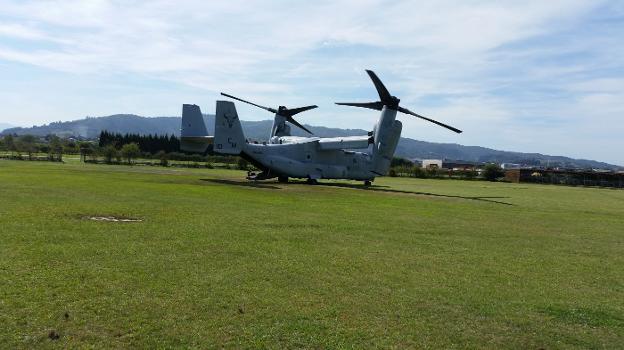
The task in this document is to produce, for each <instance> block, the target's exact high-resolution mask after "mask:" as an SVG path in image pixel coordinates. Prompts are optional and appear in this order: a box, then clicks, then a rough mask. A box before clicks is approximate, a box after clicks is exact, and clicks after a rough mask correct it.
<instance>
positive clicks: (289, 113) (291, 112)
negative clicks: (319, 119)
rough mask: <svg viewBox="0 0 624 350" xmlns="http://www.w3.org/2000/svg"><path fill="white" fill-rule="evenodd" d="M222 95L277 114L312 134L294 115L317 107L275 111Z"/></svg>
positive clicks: (284, 108)
mask: <svg viewBox="0 0 624 350" xmlns="http://www.w3.org/2000/svg"><path fill="white" fill-rule="evenodd" d="M221 95H223V96H225V97H229V98H232V99H235V100H237V101H241V102H244V103H247V104H250V105H252V106H256V107H258V108H262V109H264V110H265V111H269V112H271V113H275V114H277V115H279V116H282V117H284V118H286V120H287V121H288V122H289V123H291V124H293V125H295V126H297V127H299V128H301V129H303V130H305V131H307V132H308V133H310V134H312V131H310V130H308V129H307V128H306V127H305V126H303V125H301V124H299V122H298V121H296V120H295V119H294V118H293V116H294V115H296V114H299V113H301V112H305V111H308V110H310V109H314V108H317V107H318V106H317V105H312V106H305V107H299V108H293V109H289V108H286V107H284V106H279V107H278V108H277V109H275V108H271V107H265V106H261V105H258V104H255V103H253V102H249V101H245V100H243V99H242V98H238V97H235V96H232V95H228V94H226V93H223V92H222V93H221Z"/></svg>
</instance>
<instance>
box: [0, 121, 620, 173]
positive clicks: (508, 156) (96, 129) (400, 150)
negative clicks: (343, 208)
mask: <svg viewBox="0 0 624 350" xmlns="http://www.w3.org/2000/svg"><path fill="white" fill-rule="evenodd" d="M204 118H205V120H206V126H207V129H208V132H209V134H211V135H214V116H213V115H205V116H204ZM180 122H181V121H180V117H142V116H138V115H133V114H115V115H110V116H103V117H86V118H83V119H77V120H73V121H67V122H53V123H50V124H44V125H41V126H33V127H30V128H25V127H14V128H9V129H5V130H4V131H1V132H0V134H17V135H23V134H32V135H36V136H45V135H48V134H56V135H59V136H66V137H69V136H74V137H76V136H80V137H84V138H91V139H93V138H97V137H98V135H99V134H100V132H101V131H102V130H107V131H109V132H119V133H135V134H174V135H176V136H179V135H180ZM241 123H242V126H243V130H244V132H245V136H246V137H248V138H251V139H256V140H263V139H264V140H266V139H267V138H268V134H269V131H270V129H271V125H272V121H271V120H261V121H244V120H243V121H241ZM305 126H306V127H308V128H309V129H310V130H311V131H312V132H313V133H314V135H315V136H319V137H332V136H356V135H366V133H367V132H368V131H367V130H363V129H340V128H328V127H323V126H312V125H308V124H305ZM292 131H293V135H296V136H305V135H307V134H306V133H305V132H303V131H301V130H299V129H298V128H296V127H293V128H292ZM396 155H397V156H399V157H404V158H409V159H428V158H433V159H452V160H464V161H471V162H496V163H522V164H529V165H542V166H544V165H547V164H548V165H552V166H554V165H558V166H564V167H572V168H602V169H611V170H620V169H624V168H623V167H622V166H619V165H614V164H609V163H606V162H601V161H596V160H590V159H574V158H570V157H565V156H552V155H545V154H541V153H524V152H514V151H501V150H495V149H491V148H487V147H481V146H464V145H460V144H456V143H436V142H427V141H420V140H415V139H411V138H405V137H402V138H401V140H400V141H399V145H398V147H397V151H396Z"/></svg>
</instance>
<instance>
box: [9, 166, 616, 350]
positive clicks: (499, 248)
mask: <svg viewBox="0 0 624 350" xmlns="http://www.w3.org/2000/svg"><path fill="white" fill-rule="evenodd" d="M243 179H244V174H243V173H242V172H239V171H233V170H207V169H202V170H194V169H169V168H160V167H157V168H155V167H129V166H106V165H84V164H81V163H78V162H68V163H66V164H53V163H45V162H18V161H0V348H32V347H36V348H42V347H43V348H45V347H59V348H81V347H98V348H99V347H104V348H109V347H110V348H120V347H141V348H143V347H145V348H169V347H173V348H176V347H181V348H187V347H197V348H221V347H225V348H370V347H376V348H399V349H403V348H447V349H448V348H492V349H499V348H518V349H538V348H546V349H551V348H579V349H581V348H582V349H585V348H621V347H622V346H623V344H624V191H622V190H609V189H595V188H571V187H559V186H540V185H526V184H506V183H488V182H480V181H473V182H469V181H450V180H418V179H407V178H380V179H378V180H377V181H375V186H374V187H373V188H371V189H370V190H365V189H362V188H361V187H360V185H359V184H358V183H355V182H348V181H325V182H323V183H324V184H323V185H319V186H309V185H305V184H303V183H290V184H278V183H264V184H260V185H256V186H254V185H250V184H248V183H247V182H245V181H244V180H243ZM111 215H113V216H122V217H133V218H139V219H142V220H143V221H142V222H131V223H124V222H98V221H92V220H89V219H88V217H90V216H111ZM57 337H58V338H57ZM51 338H57V339H51Z"/></svg>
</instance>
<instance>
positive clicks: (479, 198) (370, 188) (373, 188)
mask: <svg viewBox="0 0 624 350" xmlns="http://www.w3.org/2000/svg"><path fill="white" fill-rule="evenodd" d="M319 185H320V186H329V187H343V188H353V189H358V190H363V191H377V192H387V193H403V194H415V195H421V196H431V197H443V198H459V199H467V200H472V201H481V202H488V203H494V204H501V205H509V206H514V205H515V204H512V203H507V202H502V201H497V200H496V199H506V198H511V197H499V196H475V197H470V196H457V195H451V194H439V193H431V192H418V191H406V190H393V189H390V188H387V187H388V186H376V185H373V186H364V185H356V184H341V183H320V184H319Z"/></svg>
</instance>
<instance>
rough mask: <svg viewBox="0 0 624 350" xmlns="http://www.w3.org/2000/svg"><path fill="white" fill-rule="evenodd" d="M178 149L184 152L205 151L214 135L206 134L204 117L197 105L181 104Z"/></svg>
mask: <svg viewBox="0 0 624 350" xmlns="http://www.w3.org/2000/svg"><path fill="white" fill-rule="evenodd" d="M180 132H181V136H182V137H181V139H180V149H181V150H182V151H186V152H193V153H202V154H203V153H206V151H208V148H209V146H210V145H211V144H212V143H213V140H214V137H213V136H208V130H207V129H206V124H205V123H204V117H203V116H202V113H201V110H200V108H199V106H197V105H189V104H183V105H182V128H181V130H180Z"/></svg>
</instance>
